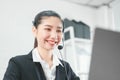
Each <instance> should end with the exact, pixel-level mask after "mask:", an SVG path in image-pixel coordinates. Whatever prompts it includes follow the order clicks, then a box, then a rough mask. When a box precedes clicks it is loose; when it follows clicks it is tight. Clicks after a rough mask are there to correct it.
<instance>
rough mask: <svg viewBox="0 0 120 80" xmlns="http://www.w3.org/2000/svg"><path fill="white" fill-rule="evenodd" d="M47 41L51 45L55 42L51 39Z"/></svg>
mask: <svg viewBox="0 0 120 80" xmlns="http://www.w3.org/2000/svg"><path fill="white" fill-rule="evenodd" d="M47 42H48V43H49V44H52V45H54V44H56V42H55V41H53V40H48V41H47Z"/></svg>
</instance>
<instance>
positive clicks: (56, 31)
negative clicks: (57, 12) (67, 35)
mask: <svg viewBox="0 0 120 80" xmlns="http://www.w3.org/2000/svg"><path fill="white" fill-rule="evenodd" d="M62 29H63V26H62V22H61V20H60V19H59V18H57V17H44V18H43V19H42V21H41V24H39V25H38V28H37V29H36V28H35V27H33V33H34V36H35V38H37V42H38V47H40V48H44V49H46V50H51V49H53V48H54V47H55V45H58V44H59V43H60V41H61V38H62Z"/></svg>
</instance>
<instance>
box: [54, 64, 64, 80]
mask: <svg viewBox="0 0 120 80" xmlns="http://www.w3.org/2000/svg"><path fill="white" fill-rule="evenodd" d="M55 80H66V74H65V69H64V67H62V66H61V65H59V66H57V67H56V79H55Z"/></svg>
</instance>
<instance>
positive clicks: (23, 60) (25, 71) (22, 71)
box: [3, 51, 80, 80]
mask: <svg viewBox="0 0 120 80" xmlns="http://www.w3.org/2000/svg"><path fill="white" fill-rule="evenodd" d="M61 62H62V63H64V64H65V66H66V70H67V76H68V78H69V80H80V79H79V77H77V76H76V75H75V73H74V72H73V71H72V69H71V67H70V65H69V64H68V63H67V62H65V61H62V60H61ZM3 80H46V77H45V74H44V71H43V69H42V67H41V64H40V63H36V62H33V59H32V51H31V52H30V53H29V54H28V55H22V56H16V57H13V58H11V59H10V61H9V64H8V67H7V70H6V72H5V75H4V78H3ZM55 80H67V77H66V72H65V68H64V67H63V66H61V65H59V66H57V67H56V78H55Z"/></svg>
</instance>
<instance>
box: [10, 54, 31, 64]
mask: <svg viewBox="0 0 120 80" xmlns="http://www.w3.org/2000/svg"><path fill="white" fill-rule="evenodd" d="M27 59H32V52H29V53H28V54H24V55H17V56H14V57H12V58H10V61H22V62H23V61H25V60H27Z"/></svg>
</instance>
